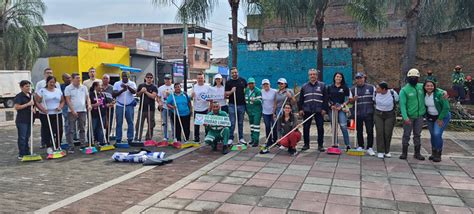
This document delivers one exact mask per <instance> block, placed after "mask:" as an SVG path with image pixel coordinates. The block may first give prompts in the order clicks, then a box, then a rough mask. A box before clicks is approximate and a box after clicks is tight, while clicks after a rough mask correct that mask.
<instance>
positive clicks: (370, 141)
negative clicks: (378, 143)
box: [356, 114, 374, 149]
mask: <svg viewBox="0 0 474 214" xmlns="http://www.w3.org/2000/svg"><path fill="white" fill-rule="evenodd" d="M364 124H365V129H366V131H367V149H368V148H372V146H373V145H374V114H368V115H365V116H359V115H357V124H356V129H357V144H358V145H359V147H362V148H364V127H363V125H364Z"/></svg>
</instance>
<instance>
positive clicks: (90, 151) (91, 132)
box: [82, 111, 97, 155]
mask: <svg viewBox="0 0 474 214" xmlns="http://www.w3.org/2000/svg"><path fill="white" fill-rule="evenodd" d="M87 115H88V118H87V122H88V128H89V146H88V147H86V148H84V149H82V153H84V154H86V155H91V154H94V153H96V152H97V148H95V147H93V146H92V141H94V137H93V136H92V135H94V130H93V128H92V117H91V112H90V111H87Z"/></svg>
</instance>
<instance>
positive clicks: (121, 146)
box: [115, 92, 133, 149]
mask: <svg viewBox="0 0 474 214" xmlns="http://www.w3.org/2000/svg"><path fill="white" fill-rule="evenodd" d="M125 103H127V94H126V92H124V94H123V114H122V135H123V133H124V131H123V123H125V111H126V105H125ZM115 111H117V108H115ZM130 128H132V129H133V127H127V129H130ZM115 147H116V148H125V149H126V148H130V145H128V143H122V142H120V143H117V142H115Z"/></svg>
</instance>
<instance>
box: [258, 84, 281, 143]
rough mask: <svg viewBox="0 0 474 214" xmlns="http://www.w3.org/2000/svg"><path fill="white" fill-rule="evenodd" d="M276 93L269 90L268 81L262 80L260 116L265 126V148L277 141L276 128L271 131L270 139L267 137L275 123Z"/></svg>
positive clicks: (273, 90)
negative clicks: (266, 139)
mask: <svg viewBox="0 0 474 214" xmlns="http://www.w3.org/2000/svg"><path fill="white" fill-rule="evenodd" d="M276 95H277V91H276V90H275V89H273V88H270V81H269V80H268V79H264V80H262V115H263V122H264V124H265V136H266V137H267V138H268V141H267V142H266V143H267V146H270V145H272V144H273V143H274V142H275V141H276V140H277V137H278V136H277V128H274V129H273V131H272V137H268V135H269V134H270V131H271V129H272V127H273V124H274V123H275V122H276V121H275V117H276V115H275V110H276Z"/></svg>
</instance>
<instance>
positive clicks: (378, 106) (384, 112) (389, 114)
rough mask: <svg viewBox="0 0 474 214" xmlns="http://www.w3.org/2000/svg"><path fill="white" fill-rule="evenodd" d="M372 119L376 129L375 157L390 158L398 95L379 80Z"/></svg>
mask: <svg viewBox="0 0 474 214" xmlns="http://www.w3.org/2000/svg"><path fill="white" fill-rule="evenodd" d="M375 91H376V94H375V113H374V121H375V128H376V131H377V135H376V140H377V152H378V154H377V157H378V158H384V157H386V158H390V157H391V156H392V155H391V154H390V142H391V140H392V133H393V128H394V126H395V120H396V117H395V116H396V112H395V104H396V103H397V102H398V100H399V97H398V94H397V92H395V91H394V90H393V89H389V88H388V84H387V83H386V82H381V83H380V84H378V85H377V87H376V90H375Z"/></svg>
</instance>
